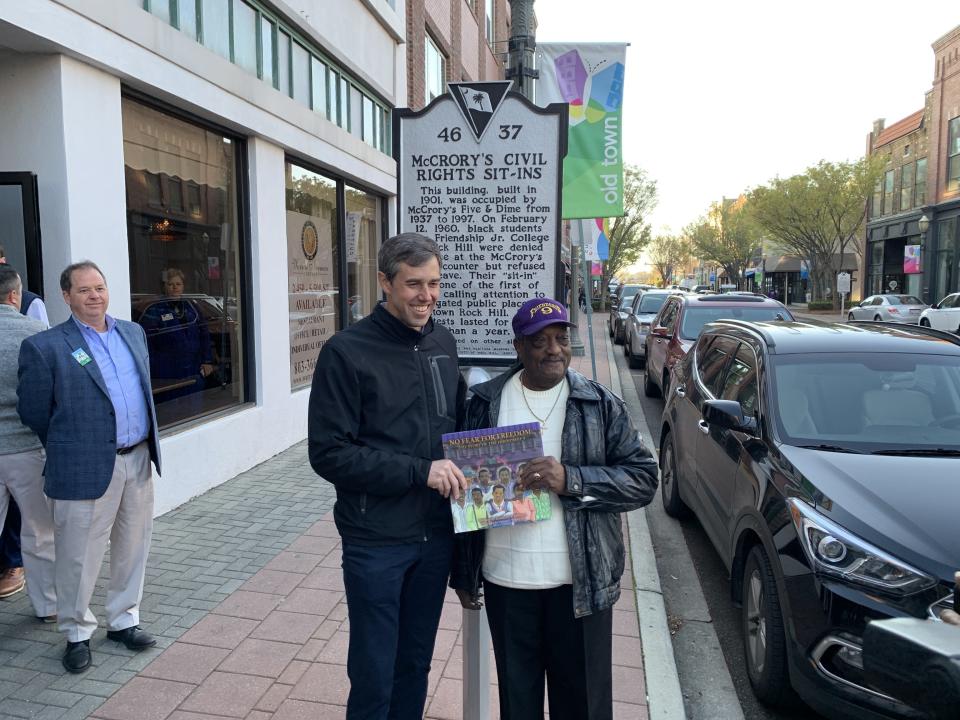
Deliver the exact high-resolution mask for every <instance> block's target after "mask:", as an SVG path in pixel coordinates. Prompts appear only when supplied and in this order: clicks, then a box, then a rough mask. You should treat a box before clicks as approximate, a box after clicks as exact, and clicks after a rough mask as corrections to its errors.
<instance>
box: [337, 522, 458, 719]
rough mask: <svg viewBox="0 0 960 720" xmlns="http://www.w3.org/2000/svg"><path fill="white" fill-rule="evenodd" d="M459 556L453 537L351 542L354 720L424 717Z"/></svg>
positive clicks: (347, 550) (346, 551)
mask: <svg viewBox="0 0 960 720" xmlns="http://www.w3.org/2000/svg"><path fill="white" fill-rule="evenodd" d="M452 553H453V535H452V534H443V535H438V536H434V537H432V538H430V539H429V540H427V541H425V542H419V543H411V544H409V545H389V546H381V547H368V546H365V545H355V544H352V543H350V542H349V541H344V543H343V584H344V588H345V590H346V595H347V609H348V613H349V616H350V646H349V651H348V654H347V675H348V676H349V677H350V696H349V698H348V700H347V720H410V718H422V717H423V710H424V704H425V703H426V699H427V675H428V674H429V673H430V661H431V658H432V656H433V646H434V642H435V641H436V638H437V626H438V625H439V624H440V612H441V610H442V609H443V598H444V594H445V593H446V587H447V578H448V576H449V574H450V560H451V556H452Z"/></svg>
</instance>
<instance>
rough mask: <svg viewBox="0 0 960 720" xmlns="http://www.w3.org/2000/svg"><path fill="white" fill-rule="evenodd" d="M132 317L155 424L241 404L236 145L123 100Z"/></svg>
mask: <svg viewBox="0 0 960 720" xmlns="http://www.w3.org/2000/svg"><path fill="white" fill-rule="evenodd" d="M122 107H123V148H124V164H125V175H126V190H127V234H128V243H129V251H130V289H131V301H132V308H131V311H132V319H133V320H134V321H135V322H138V323H140V325H141V326H142V327H143V328H144V331H145V332H146V334H147V344H148V347H149V350H150V375H151V382H152V385H153V395H154V401H155V402H156V406H157V419H158V422H159V424H160V426H161V427H168V426H170V425H173V424H176V423H179V422H184V421H187V420H191V419H194V418H196V417H199V416H202V415H205V414H208V413H211V412H215V411H218V410H221V409H223V408H226V407H229V406H231V405H235V404H238V403H241V402H244V401H245V400H246V397H245V390H244V371H245V368H244V363H243V353H242V348H243V344H242V342H243V337H242V333H241V324H240V322H241V310H242V308H241V305H240V301H239V297H240V287H241V285H240V283H241V276H240V243H239V236H238V230H237V228H238V225H239V209H238V208H239V205H238V199H237V192H238V190H237V172H236V167H237V152H238V151H239V148H238V144H237V142H236V141H235V140H233V139H231V138H227V137H224V136H223V135H221V134H219V133H215V132H212V131H210V130H207V129H205V128H203V127H200V126H198V125H194V124H192V123H189V122H186V121H184V120H181V119H179V118H174V117H171V116H168V115H166V114H164V113H161V112H159V111H157V110H154V109H152V108H149V107H147V106H145V105H142V104H140V103H138V102H136V101H134V100H131V99H129V98H124V100H123V106H122Z"/></svg>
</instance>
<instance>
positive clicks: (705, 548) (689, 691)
mask: <svg viewBox="0 0 960 720" xmlns="http://www.w3.org/2000/svg"><path fill="white" fill-rule="evenodd" d="M622 350H623V348H622V346H620V345H617V346H616V347H615V354H616V356H617V366H618V369H619V371H620V375H621V383H622V384H623V386H624V392H626V391H627V386H628V384H629V383H631V382H632V383H633V385H634V386H635V388H636V392H637V395H638V397H639V398H640V405H641V407H642V410H643V413H644V416H645V419H646V422H647V425H648V426H649V429H650V432H651V434H652V436H653V440H654V442H655V444H657V445H659V441H660V417H661V414H662V412H663V400H662V399H660V398H648V397H646V396H644V394H643V375H644V371H643V370H630V369H628V367H627V364H626V362H625V358H624V357H623V352H622ZM649 512H650V513H651V521H650V528H651V533H652V535H653V542H654V545H656V544H657V540H658V537H657V527H658V525H660V526H662V525H663V524H664V523H677V522H679V523H680V524H681V527H682V531H683V539H684V541H685V542H686V545H687V548H688V550H689V553H690V556H691V557H692V559H693V564H694V567H695V568H696V573H697V576H698V579H699V582H700V585H701V588H702V591H703V595H704V597H705V599H706V603H707V609H708V611H709V615H710V620H711V624H712V626H713V629H714V631H715V632H716V635H717V638H718V640H719V643H720V646H721V650H722V652H723V657H724V659H725V660H726V664H727V668H728V670H729V672H730V676H731V679H732V681H733V685H734V688H735V690H736V693H737V697H738V698H739V700H740V704H741V706H742V709H743V715H744V717H745V718H746V720H800V719H801V718H803V719H804V720H818V719H819V718H821V716H820V715H817V714H816V713H814V712H813V710H811V709H810V708H809V707H807V706H806V705H804V704H803V703H801V702H800V701H799V700H798V701H797V707H795V708H793V709H791V710H788V711H777V710H771V709H770V708H767V707H765V706H763V705H761V704H760V703H759V702H757V700H756V698H755V697H754V695H753V691H752V689H751V687H750V681H749V679H748V678H747V674H746V670H745V669H744V663H743V633H742V630H741V626H740V609H739V608H737V607H734V605H733V603H732V602H731V601H730V590H729V575H728V573H727V570H726V567H725V566H724V564H723V562H721V560H720V556H719V555H718V554H717V552H716V551H715V550H714V548H713V545H712V544H711V543H710V540H709V538H708V537H707V535H706V533H705V532H704V530H703V528H702V527H701V526H700V523H699V522H698V521H697V519H696V518H693V517H691V518H689V519H685V520H682V521H677V520H674V519H673V518H670V517H668V516H667V515H666V514H665V513H664V512H663V508H662V504H661V501H660V497H659V495H658V497H657V498H656V499H655V500H654V504H653V505H652V506H651V507H650V508H649ZM657 565H658V570H659V573H660V577H661V578H662V579H665V578H673V579H676V578H679V577H682V575H683V570H682V569H681V568H680V567H679V566H678V565H677V560H676V554H675V553H672V552H669V551H658V552H657ZM664 600H665V602H666V606H667V614H668V617H670V616H671V605H672V603H678V604H679V603H682V602H683V600H682V598H680V597H679V596H675V597H673V598H671V594H670V593H667V592H665V595H664ZM683 614H684V613H682V612H681V611H680V610H679V609H677V611H676V613H675V616H674V617H670V620H671V623H672V624H671V628H672V629H673V630H674V631H675V632H674V645H675V654H676V655H677V667H678V672H679V674H680V683H681V686H682V688H683V692H684V697H685V702H686V705H687V712H688V715H689V716H690V717H694V716H695V715H697V714H699V713H698V712H697V704H696V695H697V694H698V693H699V692H700V690H699V686H700V684H701V683H702V682H703V680H702V679H701V678H700V677H699V675H700V669H699V668H698V667H697V666H696V664H695V663H686V662H685V661H684V658H683V655H684V654H689V652H690V647H689V645H681V643H682V636H683V634H684V633H683V628H682V627H680V626H679V623H681V622H682V621H681V620H680V619H679V618H678V617H676V616H681V615H683ZM708 713H709V711H707V712H705V713H704V714H703V717H704V718H706V717H709V714H708Z"/></svg>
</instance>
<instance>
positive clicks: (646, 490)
mask: <svg viewBox="0 0 960 720" xmlns="http://www.w3.org/2000/svg"><path fill="white" fill-rule="evenodd" d="M570 326H571V323H570V322H569V320H568V319H567V311H566V308H565V307H564V306H563V305H561V304H560V303H559V302H557V301H556V300H552V299H550V298H533V299H531V300H528V301H527V302H525V303H524V304H523V305H521V306H520V308H519V309H518V310H517V312H516V315H514V317H513V332H514V336H515V337H514V340H513V346H514V348H515V349H516V351H517V357H518V360H519V362H518V363H517V364H516V365H514V366H513V367H512V368H511V369H510V370H509V371H507V372H506V373H504V374H503V375H501V376H499V377H497V378H495V379H493V380H491V381H489V382H487V383H483V384H482V385H476V386H474V388H473V397H472V398H471V400H470V403H469V406H468V408H467V414H466V421H465V428H466V429H468V430H473V429H479V428H488V427H494V426H498V425H514V424H518V423H530V422H538V423H540V427H541V430H542V433H543V450H544V456H543V457H541V458H535V459H534V460H531V461H529V462H527V463H526V464H525V465H524V467H523V469H522V470H521V471H520V481H521V482H522V483H523V485H524V487H528V488H532V489H541V490H546V491H548V492H549V494H550V503H551V512H550V518H549V519H548V520H543V521H540V522H536V523H524V524H519V525H513V526H511V527H499V528H493V529H490V530H485V531H481V532H473V533H466V534H464V535H461V536H459V537H458V545H457V550H456V555H455V560H454V567H453V572H452V574H451V580H450V584H451V586H452V587H453V588H454V589H455V590H456V591H457V594H458V595H459V597H460V600H461V602H462V603H463V605H464V607H472V608H477V607H479V605H480V587H481V585H482V586H483V588H484V590H485V596H486V604H487V618H488V620H489V622H490V635H491V638H492V641H493V652H494V656H495V658H496V663H497V677H499V678H500V684H499V692H500V717H501V718H503V720H526V719H528V718H542V717H543V711H544V708H543V694H544V679H545V678H546V680H547V693H548V696H549V702H550V717H551V720H566V719H569V720H610V718H612V717H613V690H612V686H613V683H612V672H611V666H612V649H611V647H612V633H613V630H612V621H613V605H614V603H616V601H617V598H619V596H620V577H621V576H622V574H623V567H624V550H623V538H622V536H621V530H620V526H621V518H620V513H623V512H626V511H629V510H634V509H636V508H639V507H643V506H644V505H646V504H648V503H649V502H650V500H651V499H652V498H653V496H654V494H655V492H656V488H657V465H656V462H655V461H654V459H653V458H652V457H651V455H650V452H649V451H648V450H647V449H646V448H644V447H643V444H642V443H641V441H640V436H639V435H638V433H637V431H636V429H635V428H634V426H633V423H632V422H631V421H630V416H629V415H628V414H627V409H626V407H625V405H624V403H623V401H622V400H621V399H620V398H618V397H617V396H616V395H614V394H613V393H612V392H610V390H608V389H607V388H606V387H604V386H603V385H600V384H599V383H597V382H593V381H592V380H588V379H587V378H586V377H584V376H583V375H581V374H580V373H578V372H576V371H574V370H571V369H570V356H571V352H570V336H569V328H570ZM517 628H521V629H522V632H517V631H516V630H517Z"/></svg>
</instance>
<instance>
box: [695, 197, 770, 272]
mask: <svg viewBox="0 0 960 720" xmlns="http://www.w3.org/2000/svg"><path fill="white" fill-rule="evenodd" d="M746 206H747V197H746V196H745V195H741V196H740V197H738V198H734V199H727V198H724V199H723V200H721V201H720V202H715V203H713V204H711V205H710V209H709V210H708V211H707V214H706V215H704V216H703V217H701V218H700V219H699V220H697V221H696V222H693V223H691V224H690V225H688V226H687V227H685V228H684V230H683V236H684V237H685V238H686V239H687V242H688V243H689V245H690V249H691V251H692V253H693V255H694V256H695V257H697V258H699V259H700V260H704V261H707V262H710V263H713V264H715V265H719V266H720V267H722V268H723V270H724V273H725V274H726V276H727V278H728V279H729V281H730V282H735V283H736V284H737V286H738V287H739V286H740V283H741V281H742V279H743V272H744V270H746V269H747V267H748V266H749V265H750V262H751V260H752V259H753V258H754V256H756V255H757V254H758V253H759V251H760V246H761V244H762V237H761V234H760V229H759V228H758V227H757V224H756V223H755V222H754V221H753V218H752V217H751V215H750V213H749V212H748V210H747V207H746Z"/></svg>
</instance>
